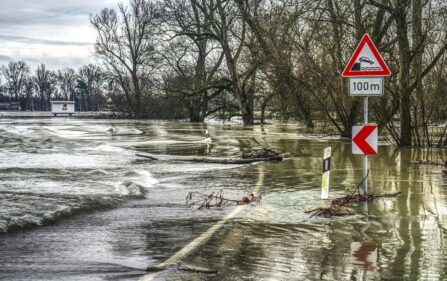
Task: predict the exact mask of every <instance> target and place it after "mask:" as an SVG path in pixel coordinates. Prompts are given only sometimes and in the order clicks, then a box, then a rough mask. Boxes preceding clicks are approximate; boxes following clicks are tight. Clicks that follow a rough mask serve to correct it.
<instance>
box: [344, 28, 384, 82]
mask: <svg viewBox="0 0 447 281" xmlns="http://www.w3.org/2000/svg"><path fill="white" fill-rule="evenodd" d="M390 74H391V72H390V69H389V68H388V66H387V65H386V64H385V62H384V61H383V58H382V56H381V55H380V54H379V51H378V50H377V48H376V46H375V45H374V43H373V42H372V41H371V37H369V35H368V34H365V35H363V37H362V40H360V43H359V45H358V46H357V48H356V49H355V51H354V54H353V55H352V57H351V59H350V60H349V62H348V65H347V66H346V68H345V70H343V73H342V76H343V77H356V76H389V75H390Z"/></svg>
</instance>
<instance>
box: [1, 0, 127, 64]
mask: <svg viewBox="0 0 447 281" xmlns="http://www.w3.org/2000/svg"><path fill="white" fill-rule="evenodd" d="M118 2H124V1H121V0H0V7H1V9H0V64H7V63H8V62H10V61H17V60H24V61H26V62H27V63H28V64H29V65H30V66H31V68H32V69H34V68H36V67H37V65H39V64H40V63H45V64H46V65H47V66H48V68H52V69H55V68H64V67H78V66H80V65H83V64H86V63H90V62H94V58H93V56H92V54H93V45H94V42H95V36H96V34H95V30H94V29H93V28H92V27H91V25H90V21H89V17H90V14H95V13H97V12H99V11H100V10H101V9H102V8H106V7H107V8H115V7H116V6H117V3H118Z"/></svg>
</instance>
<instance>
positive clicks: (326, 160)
mask: <svg viewBox="0 0 447 281" xmlns="http://www.w3.org/2000/svg"><path fill="white" fill-rule="evenodd" d="M330 173H331V147H326V148H325V149H324V153H323V178H322V181H321V199H329V175H330Z"/></svg>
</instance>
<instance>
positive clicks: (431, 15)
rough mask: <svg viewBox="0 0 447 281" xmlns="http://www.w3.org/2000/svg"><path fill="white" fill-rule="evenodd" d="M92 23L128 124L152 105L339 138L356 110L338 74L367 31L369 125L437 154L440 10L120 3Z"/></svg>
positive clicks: (444, 98) (397, 5)
mask: <svg viewBox="0 0 447 281" xmlns="http://www.w3.org/2000/svg"><path fill="white" fill-rule="evenodd" d="M91 22H92V24H93V26H94V27H95V28H96V30H97V33H98V40H97V44H96V54H97V56H98V57H99V58H100V59H102V61H103V62H104V64H105V67H106V69H107V71H108V72H109V73H110V74H111V75H112V76H113V77H114V81H115V83H116V84H115V87H116V88H117V89H119V94H118V95H119V99H120V100H121V101H123V104H125V105H126V106H127V107H128V108H127V110H128V111H129V112H133V114H132V115H133V116H134V117H137V118H142V117H147V116H149V115H151V114H153V112H154V110H155V111H160V106H165V107H164V108H162V111H168V112H170V113H171V114H173V113H175V112H179V111H181V112H182V114H180V115H183V114H185V112H186V114H187V115H188V116H189V119H190V121H193V122H197V121H203V120H204V119H205V118H206V117H207V116H209V115H211V114H214V115H220V116H222V117H231V116H235V115H239V116H241V118H242V120H243V122H244V124H245V125H252V124H253V123H254V122H255V119H256V118H260V122H264V119H265V118H266V116H267V115H269V116H271V117H275V118H280V119H282V120H288V119H291V118H292V119H295V120H298V121H301V122H303V124H304V125H305V126H306V127H308V128H313V127H314V126H315V124H321V123H329V124H330V125H331V126H332V127H333V128H335V130H336V131H337V132H338V133H339V134H341V135H342V136H346V137H349V136H350V134H351V127H352V125H354V124H356V123H358V122H359V121H361V116H362V110H363V107H362V99H361V98H352V97H349V96H348V93H347V82H348V81H347V79H344V78H342V77H341V72H342V70H343V68H344V66H345V65H346V63H347V60H348V59H349V57H350V55H351V54H352V52H353V50H354V48H355V46H356V44H357V42H358V41H359V40H360V38H361V37H362V36H363V34H364V33H369V34H370V35H371V37H372V38H373V41H374V42H375V44H376V45H377V46H378V48H379V50H380V52H381V53H382V55H383V56H384V57H385V60H386V61H387V64H388V65H389V67H390V68H391V70H392V75H391V76H390V77H389V78H387V79H386V91H385V92H386V93H385V95H384V96H383V97H380V98H372V99H370V107H371V109H372V112H373V118H372V119H373V121H375V122H377V123H378V124H379V128H380V130H382V131H383V130H385V131H387V132H388V135H389V136H390V137H391V138H392V139H393V140H394V141H395V142H396V143H397V144H398V145H402V146H405V145H420V146H446V145H447V132H446V130H447V127H446V125H445V122H446V119H447V113H446V112H447V110H446V109H447V108H446V107H447V95H446V91H447V75H446V66H447V56H446V54H445V53H446V50H447V3H446V2H445V1H442V0H425V1H422V0H341V1H334V0H323V1H313V0H158V1H155V0H153V1H151V0H131V1H130V3H129V5H128V6H124V5H119V7H118V9H103V10H102V11H101V12H100V13H99V14H97V15H93V16H92V17H91ZM117 93H118V92H117ZM117 98H118V97H117ZM154 99H155V100H158V101H160V100H171V101H173V100H175V102H171V103H169V102H165V103H164V104H160V103H155V104H152V103H153V102H154ZM179 101H181V102H180V104H179Z"/></svg>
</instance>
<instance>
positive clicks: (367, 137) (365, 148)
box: [352, 125, 378, 155]
mask: <svg viewBox="0 0 447 281" xmlns="http://www.w3.org/2000/svg"><path fill="white" fill-rule="evenodd" d="M377 138H378V135H377V126H376V125H365V126H354V127H352V153H354V154H365V155H375V154H377Z"/></svg>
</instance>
